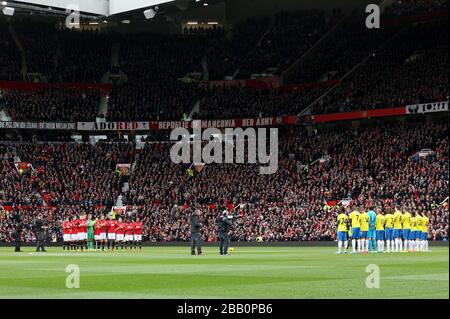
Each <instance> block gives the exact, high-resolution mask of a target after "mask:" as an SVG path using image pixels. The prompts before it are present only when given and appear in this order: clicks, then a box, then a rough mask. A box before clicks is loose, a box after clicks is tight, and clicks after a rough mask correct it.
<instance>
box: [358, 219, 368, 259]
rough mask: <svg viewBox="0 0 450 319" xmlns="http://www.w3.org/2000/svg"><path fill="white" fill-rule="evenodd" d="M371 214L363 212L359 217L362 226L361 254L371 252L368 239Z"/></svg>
mask: <svg viewBox="0 0 450 319" xmlns="http://www.w3.org/2000/svg"><path fill="white" fill-rule="evenodd" d="M369 222H370V218H369V214H368V213H367V212H362V213H361V214H360V215H359V224H360V225H361V252H363V253H367V252H369V239H368V238H367V232H368V231H369Z"/></svg>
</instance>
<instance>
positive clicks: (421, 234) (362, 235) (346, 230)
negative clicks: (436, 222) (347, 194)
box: [337, 206, 429, 254]
mask: <svg viewBox="0 0 450 319" xmlns="http://www.w3.org/2000/svg"><path fill="white" fill-rule="evenodd" d="M340 209H341V211H340V213H339V214H338V216H337V227H338V232H337V237H338V253H339V254H341V253H342V249H344V253H347V247H348V238H351V240H352V253H368V252H373V253H375V252H380V253H382V252H388V253H390V252H418V251H429V249H428V223H429V219H428V217H427V216H426V215H425V214H422V215H421V214H419V213H418V212H417V211H416V212H414V213H410V211H411V209H407V208H406V207H403V208H402V209H400V208H399V207H395V209H394V213H393V214H392V209H391V208H390V207H388V208H387V209H386V214H384V212H383V211H382V210H381V209H380V208H374V207H370V208H369V211H367V212H362V209H359V211H358V208H357V207H356V206H354V207H353V210H350V209H345V208H340ZM360 211H361V212H360ZM350 222H351V228H350V227H349V223H350ZM385 244H386V246H385ZM385 247H386V249H385Z"/></svg>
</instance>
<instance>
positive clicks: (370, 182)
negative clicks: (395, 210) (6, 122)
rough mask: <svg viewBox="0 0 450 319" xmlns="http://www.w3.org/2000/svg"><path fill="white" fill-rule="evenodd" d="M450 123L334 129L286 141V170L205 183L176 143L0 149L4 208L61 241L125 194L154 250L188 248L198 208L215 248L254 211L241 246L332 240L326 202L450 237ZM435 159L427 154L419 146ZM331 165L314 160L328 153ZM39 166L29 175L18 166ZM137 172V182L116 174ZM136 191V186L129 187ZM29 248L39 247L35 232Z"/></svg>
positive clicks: (240, 170)
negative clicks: (219, 228)
mask: <svg viewBox="0 0 450 319" xmlns="http://www.w3.org/2000/svg"><path fill="white" fill-rule="evenodd" d="M447 134H448V123H447V122H446V121H445V118H444V119H443V120H441V121H439V122H436V123H428V124H426V123H423V122H421V121H418V122H406V123H400V122H392V123H391V122H387V123H383V124H379V125H378V126H373V125H370V126H362V127H360V128H358V129H351V128H342V129H339V128H330V129H328V128H324V129H320V130H318V131H316V132H312V135H311V136H308V135H307V134H306V132H304V131H303V129H300V128H286V129H283V130H282V131H281V132H280V156H279V168H278V171H277V172H276V174H275V175H259V174H258V173H259V170H258V166H257V165H250V164H212V165H207V166H206V168H204V170H203V171H202V172H201V173H200V174H198V175H196V176H195V177H192V176H190V175H189V174H187V172H186V170H187V168H188V166H186V165H176V164H173V163H172V161H171V160H170V153H169V148H170V146H171V144H170V143H164V142H157V143H148V144H147V145H146V146H145V148H143V149H135V148H134V146H133V145H132V144H131V143H127V144H123V143H100V144H96V145H95V146H94V145H90V144H85V145H79V144H73V143H62V144H52V143H46V144H4V145H3V144H2V145H0V149H1V151H0V205H3V206H11V205H13V206H14V205H15V207H16V209H17V210H20V212H21V214H22V215H23V216H24V217H26V220H32V219H33V218H34V216H35V215H36V214H37V213H43V214H44V216H46V218H47V219H48V220H49V221H50V224H51V229H52V231H51V232H50V234H49V236H50V237H52V238H53V237H54V238H59V236H60V226H61V224H60V222H61V220H62V219H64V218H65V217H67V216H70V215H74V214H80V213H82V212H92V213H94V214H100V213H106V212H109V211H110V209H111V207H112V206H114V204H115V201H116V199H117V198H118V196H119V195H120V194H122V195H123V197H122V203H123V204H125V205H128V206H129V208H130V212H131V213H132V214H134V215H136V214H137V215H139V216H140V217H141V220H142V221H143V222H144V238H145V239H146V240H150V241H176V240H182V241H184V240H188V239H189V222H188V220H189V215H190V213H191V212H192V210H193V209H194V208H197V207H198V208H200V209H201V210H202V212H203V219H204V222H205V224H206V227H205V231H204V234H203V235H204V238H205V240H210V241H212V240H215V239H216V237H215V234H216V228H215V227H216V225H215V223H214V219H215V216H216V215H217V213H219V212H220V211H221V209H223V208H224V207H228V206H227V205H237V204H240V203H246V204H247V205H246V206H245V208H243V209H242V210H241V211H239V212H236V214H241V215H242V216H243V218H240V219H238V220H237V221H236V222H235V225H234V229H233V231H232V238H233V239H235V240H241V241H254V240H256V238H257V237H259V236H261V237H262V238H263V239H264V240H265V241H270V240H285V241H291V240H329V239H333V238H334V234H335V218H334V216H333V215H332V214H333V213H332V212H330V211H329V210H327V209H326V208H324V205H325V204H326V203H329V202H330V201H335V200H338V201H339V200H341V199H344V198H352V199H354V200H356V201H357V203H359V204H361V205H364V204H366V203H372V204H375V205H377V206H379V207H381V208H386V207H387V206H393V205H396V204H399V205H406V206H410V207H411V209H412V210H420V211H421V212H424V213H426V214H427V215H428V216H429V218H430V221H431V223H430V225H431V226H430V236H431V237H432V238H435V239H444V238H448V208H445V207H444V206H439V204H440V203H441V202H442V201H443V200H444V199H445V198H446V197H447V196H448V182H449V175H448V173H449V170H448V135H447ZM424 148H429V149H431V150H432V151H433V153H432V154H431V155H429V156H428V157H419V156H417V155H416V153H417V151H418V150H420V149H424ZM325 154H326V155H328V156H329V159H328V160H326V161H324V162H316V163H314V162H315V160H317V159H318V158H320V157H321V156H322V155H325ZM17 157H18V158H20V160H21V161H25V162H29V163H32V165H33V167H34V171H33V172H32V173H28V172H27V171H26V170H25V171H22V172H19V170H18V169H16V168H15V167H14V165H13V162H14V158H17ZM118 163H129V164H134V165H133V166H132V173H131V174H130V176H125V175H121V174H120V173H118V172H117V171H116V164H118ZM125 182H128V187H127V189H122V188H121V187H122V185H124V183H125ZM0 215H1V216H2V217H1V219H0V240H1V241H4V240H10V239H11V234H10V231H11V229H12V225H11V221H10V220H8V217H7V215H6V214H5V213H0ZM26 229H27V230H26V231H25V233H24V236H25V237H24V239H26V240H32V238H33V236H34V235H33V233H32V230H31V229H29V228H26Z"/></svg>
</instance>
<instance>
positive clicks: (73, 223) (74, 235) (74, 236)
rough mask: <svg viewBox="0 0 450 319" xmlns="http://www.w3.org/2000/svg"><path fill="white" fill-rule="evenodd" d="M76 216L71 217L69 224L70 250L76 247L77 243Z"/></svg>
mask: <svg viewBox="0 0 450 319" xmlns="http://www.w3.org/2000/svg"><path fill="white" fill-rule="evenodd" d="M77 222H78V221H77V218H76V216H73V217H72V221H71V222H70V225H71V227H72V232H71V235H70V241H71V243H72V250H76V249H77V245H78V224H77Z"/></svg>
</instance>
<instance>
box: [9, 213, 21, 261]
mask: <svg viewBox="0 0 450 319" xmlns="http://www.w3.org/2000/svg"><path fill="white" fill-rule="evenodd" d="M11 220H12V221H13V223H14V247H15V249H14V251H15V252H21V250H20V236H21V234H22V230H23V221H22V217H21V216H20V215H19V213H17V212H16V211H15V210H14V212H13V214H12V216H11Z"/></svg>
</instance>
